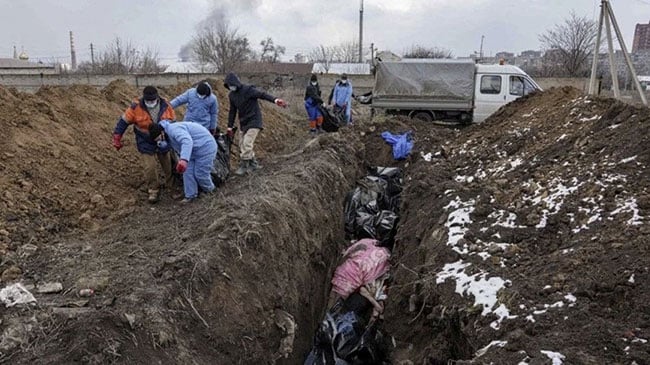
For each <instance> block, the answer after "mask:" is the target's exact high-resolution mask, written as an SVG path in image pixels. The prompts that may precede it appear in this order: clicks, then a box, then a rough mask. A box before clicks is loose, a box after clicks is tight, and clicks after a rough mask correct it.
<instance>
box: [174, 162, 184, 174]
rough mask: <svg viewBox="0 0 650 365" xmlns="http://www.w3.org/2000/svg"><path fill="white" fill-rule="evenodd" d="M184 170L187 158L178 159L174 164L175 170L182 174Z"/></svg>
mask: <svg viewBox="0 0 650 365" xmlns="http://www.w3.org/2000/svg"><path fill="white" fill-rule="evenodd" d="M185 170H187V160H178V163H177V164H176V172H178V173H179V174H182V173H184V172H185Z"/></svg>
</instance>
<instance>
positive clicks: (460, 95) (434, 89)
mask: <svg viewBox="0 0 650 365" xmlns="http://www.w3.org/2000/svg"><path fill="white" fill-rule="evenodd" d="M475 67H476V65H475V64H474V62H473V61H471V60H468V61H465V60H415V59H414V60H402V61H398V62H380V63H379V64H377V74H376V78H375V88H374V90H373V98H377V97H378V98H382V97H389V98H398V99H399V98H427V99H430V98H435V99H438V100H450V101H451V100H455V101H470V102H471V101H472V96H473V94H474V71H475Z"/></svg>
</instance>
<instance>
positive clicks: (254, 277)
mask: <svg viewBox="0 0 650 365" xmlns="http://www.w3.org/2000/svg"><path fill="white" fill-rule="evenodd" d="M211 81H212V84H213V85H216V86H215V90H216V92H217V94H218V98H219V101H220V107H221V108H220V113H219V114H220V127H222V128H223V127H224V126H225V120H226V118H227V108H228V105H227V102H226V100H227V99H226V95H225V89H224V88H223V87H220V85H221V83H220V81H219V80H211ZM188 86H190V85H189V84H184V85H183V84H181V85H178V86H177V87H174V88H163V89H161V94H162V95H163V96H165V97H173V96H175V95H176V94H177V93H179V92H182V91H184V90H185V89H186V88H187V87H188ZM138 94H139V90H137V89H134V88H132V87H129V86H128V85H126V83H124V82H121V81H116V82H114V83H112V84H111V85H109V86H108V87H106V88H105V89H103V90H100V91H98V90H96V89H94V88H91V87H84V86H73V87H69V88H43V89H42V90H40V91H39V92H38V93H37V94H36V95H29V94H23V93H19V92H17V91H15V90H11V89H4V88H1V87H0V105H1V106H2V109H3V113H2V115H0V126H1V127H2V129H3V131H4V133H5V134H4V138H2V139H0V154H1V156H2V159H0V172H2V174H0V191H1V193H0V204H1V207H2V212H1V213H0V258H1V261H0V272H2V276H1V280H2V287H4V286H7V285H10V284H11V283H14V282H21V283H23V284H24V285H25V286H26V287H27V288H28V289H30V291H31V292H32V293H33V294H34V295H35V297H36V299H37V303H36V304H35V305H20V306H16V307H11V308H5V307H4V306H1V307H0V318H1V319H2V322H1V323H0V328H1V331H2V335H1V336H2V337H1V338H0V362H3V363H12V364H45V363H87V364H100V363H101V364H103V363H125V364H126V363H128V364H152V363H161V364H175V363H182V364H264V363H277V364H300V363H302V361H303V359H304V356H305V354H306V353H307V352H308V351H309V348H310V346H311V340H312V339H311V337H312V335H313V333H314V330H315V328H316V326H317V324H318V322H319V321H320V320H321V318H322V315H323V313H324V309H325V308H324V306H325V303H326V298H327V294H328V290H329V287H328V282H329V279H330V277H331V274H332V271H333V269H334V268H335V266H336V264H337V262H338V261H337V260H338V259H339V253H340V252H341V250H342V249H343V248H344V247H345V246H346V241H345V239H344V232H343V221H342V220H343V199H344V196H345V194H346V193H347V192H348V191H349V190H350V189H351V188H352V187H353V186H354V182H355V181H356V179H358V178H359V177H360V176H362V175H363V174H364V173H365V168H367V167H371V166H376V165H383V166H399V167H401V168H402V169H403V170H404V192H403V193H402V207H401V210H400V212H401V220H400V227H399V230H398V235H397V242H396V246H395V250H394V252H393V254H394V255H393V258H392V262H393V271H392V273H393V275H394V282H393V285H392V287H391V288H390V291H389V299H388V305H387V308H386V313H385V323H384V328H385V330H386V332H387V333H388V334H390V335H391V336H392V337H393V341H392V342H393V343H394V345H395V348H394V349H392V353H393V363H395V364H446V363H448V362H449V361H450V360H451V361H454V362H452V363H457V364H489V363H493V364H519V363H523V364H551V363H554V364H555V363H557V362H553V361H554V360H552V359H556V360H555V361H560V360H561V361H563V362H564V363H567V364H633V363H636V364H648V363H650V348H649V347H650V346H648V344H647V340H648V338H649V337H650V328H649V325H650V305H649V304H648V303H650V294H649V289H648V286H647V282H648V279H649V273H648V267H649V266H650V265H649V263H650V259H649V258H648V257H649V256H648V252H647V251H648V245H647V240H646V236H647V234H648V232H650V230H649V229H648V228H647V225H646V219H645V216H646V215H647V211H646V210H647V209H648V208H650V195H648V185H649V184H650V183H648V176H647V175H648V173H647V167H646V166H647V164H648V163H649V161H648V160H649V159H650V154H649V153H648V152H646V150H647V148H646V146H647V138H648V137H647V133H648V128H649V127H648V122H650V120H649V119H650V117H649V116H648V109H647V108H636V107H633V106H629V105H626V104H622V103H620V102H617V101H614V100H611V99H598V98H592V97H586V96H584V95H582V94H580V93H579V92H578V91H577V90H575V89H551V90H549V91H545V92H543V93H538V94H535V95H530V96H528V97H525V98H522V99H520V100H518V101H515V102H513V103H511V104H509V105H508V106H506V107H504V108H502V109H501V110H500V111H499V112H497V113H496V114H495V115H494V116H492V117H491V118H490V119H488V120H487V121H486V122H485V123H482V124H480V125H474V126H470V127H466V128H448V127H441V126H436V125H431V124H426V123H424V122H417V121H416V122H414V121H410V120H405V119H395V118H383V117H377V118H375V119H374V120H372V121H371V120H368V119H367V118H364V117H359V118H357V120H356V125H355V126H354V127H352V128H350V129H344V130H342V131H341V132H340V133H333V134H328V135H322V136H319V137H318V138H316V139H313V140H311V139H309V138H308V136H307V133H306V129H307V126H306V125H305V124H306V122H305V121H304V120H303V119H304V116H302V115H290V114H287V113H286V112H285V111H282V110H279V109H278V108H276V107H275V106H273V105H272V104H270V103H262V106H263V114H264V118H265V123H266V129H265V130H264V131H263V132H262V134H261V135H260V139H259V143H258V145H257V147H256V148H257V150H258V151H259V157H260V160H261V162H262V164H263V165H264V169H263V170H262V171H261V172H259V173H258V174H256V175H253V176H245V177H241V178H240V177H237V178H233V179H231V180H229V181H228V182H227V183H226V185H225V186H223V187H221V188H220V189H219V190H218V192H217V194H215V195H212V196H208V197H202V198H200V199H198V200H197V201H196V202H194V203H193V204H191V205H187V206H181V205H179V204H178V203H177V202H174V201H172V200H171V199H170V198H168V197H165V198H164V199H163V200H162V201H161V202H160V203H159V204H157V205H148V204H147V203H146V194H145V193H144V191H142V188H141V186H140V184H141V178H140V175H139V174H140V170H139V165H138V158H137V153H136V151H135V148H134V141H133V137H132V136H131V133H129V134H128V135H127V136H125V138H124V140H125V142H126V148H124V149H122V150H121V151H119V152H117V151H115V150H114V149H113V148H112V147H111V145H110V134H111V131H112V128H113V126H114V124H115V122H116V120H117V118H118V116H119V115H120V113H121V112H122V111H123V110H124V108H125V107H126V106H128V104H129V103H130V100H131V99H132V98H134V97H137V95H138ZM278 94H279V95H278V96H282V93H281V92H279V93H278ZM178 114H179V118H180V117H181V116H182V111H181V112H180V113H178ZM362 115H363V114H362ZM385 130H388V131H391V132H393V133H403V132H407V131H412V133H413V137H414V142H415V147H414V150H413V152H412V154H411V156H410V157H409V158H407V159H406V160H403V161H399V162H396V161H394V160H393V159H392V156H391V150H390V147H389V146H388V145H386V144H385V143H384V142H383V140H382V139H381V137H380V133H381V132H383V131H385ZM233 159H234V160H236V155H233ZM51 282H57V283H61V284H62V286H63V290H62V291H60V292H57V293H52V294H46V293H39V292H38V289H39V288H42V287H43V284H45V283H51ZM85 288H93V289H94V290H95V294H94V295H92V296H90V297H80V296H78V294H77V293H78V291H79V290H80V289H85ZM477 288H478V289H477ZM290 317H293V320H294V322H295V324H296V329H295V339H294V340H293V349H292V350H293V351H292V352H289V351H285V350H283V349H282V347H281V346H280V345H281V342H282V339H285V340H289V341H288V342H289V343H290V342H291V341H290V340H291V337H292V334H291V331H286V330H282V329H281V328H280V327H281V325H282V324H286V323H287V318H290ZM289 322H290V321H289ZM285 343H286V341H285Z"/></svg>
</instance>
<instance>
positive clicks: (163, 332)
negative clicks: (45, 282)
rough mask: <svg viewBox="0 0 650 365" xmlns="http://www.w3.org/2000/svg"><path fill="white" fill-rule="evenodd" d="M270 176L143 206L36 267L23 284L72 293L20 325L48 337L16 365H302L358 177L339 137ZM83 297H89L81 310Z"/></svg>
mask: <svg viewBox="0 0 650 365" xmlns="http://www.w3.org/2000/svg"><path fill="white" fill-rule="evenodd" d="M265 163H266V166H264V170H263V172H261V173H260V174H258V175H254V176H247V177H243V178H234V179H232V180H230V181H229V182H228V185H227V186H226V187H225V188H224V189H220V191H219V192H218V194H217V195H216V196H212V197H207V198H201V199H199V201H197V202H196V204H194V205H191V206H187V207H180V206H179V205H177V204H173V203H169V204H165V202H163V204H161V205H157V206H152V207H143V208H141V209H138V210H137V211H136V212H135V213H133V214H131V215H130V216H128V217H126V218H124V219H123V220H121V221H118V222H115V223H114V224H112V225H110V226H108V227H105V228H104V229H103V230H102V231H101V232H98V233H97V234H92V235H87V236H79V237H78V238H74V237H68V238H65V239H62V240H60V241H59V242H57V243H55V244H53V245H51V246H48V247H43V248H42V249H40V250H39V251H38V252H37V253H36V254H34V255H32V256H30V257H29V258H28V261H27V262H25V263H24V265H23V266H24V267H30V268H33V269H32V270H30V271H28V272H26V273H25V276H26V277H29V278H31V279H33V280H34V281H40V280H41V279H42V278H45V277H47V278H49V279H54V277H56V281H58V282H61V283H62V284H63V285H64V287H66V288H74V290H73V291H70V292H64V293H63V294H62V295H58V296H56V297H55V298H52V296H49V297H48V298H47V299H45V300H48V299H49V300H51V302H46V301H45V300H43V301H42V302H41V301H40V300H39V305H38V306H37V307H36V309H33V310H28V311H26V312H23V313H20V312H18V313H14V314H15V316H17V317H16V318H18V317H22V318H23V319H27V318H35V320H36V321H37V322H38V323H39V326H42V331H43V332H42V333H41V334H39V335H37V338H36V340H35V341H34V342H32V345H31V348H30V349H29V351H21V352H20V353H19V354H15V355H14V356H13V358H12V359H11V361H12V362H14V363H64V362H66V361H72V362H82V363H106V362H120V363H132V364H133V363H142V364H145V363H148V364H150V363H155V362H160V363H218V364H238V363H239V364H252V363H267V362H269V361H270V360H278V363H288V364H289V363H290V364H294V363H299V362H301V361H302V357H303V356H304V353H305V352H306V351H308V349H309V347H310V345H311V335H312V334H313V331H314V329H315V326H316V324H317V322H318V321H319V320H320V317H321V315H322V313H321V311H322V310H323V308H324V306H325V300H326V296H327V290H328V288H327V286H326V285H327V283H328V278H329V277H330V275H331V272H332V268H333V265H334V260H335V259H336V258H337V257H338V252H339V250H340V249H341V248H342V244H343V243H344V242H345V240H344V237H343V230H342V229H341V227H342V223H341V222H342V213H343V212H342V197H343V196H344V195H345V193H346V192H347V190H348V189H349V188H350V186H351V185H352V183H353V181H354V180H355V178H356V177H357V175H358V174H359V171H361V165H360V160H359V159H358V157H357V154H356V153H355V151H354V149H353V148H352V146H351V145H350V143H349V140H345V139H343V138H342V137H341V136H339V135H327V136H322V137H320V138H318V139H316V140H312V141H310V142H309V143H308V144H307V145H305V146H304V148H303V149H302V150H300V151H297V152H295V153H292V154H291V155H285V156H280V157H277V158H274V159H269V160H266V161H265ZM84 287H93V288H95V290H96V295H95V296H93V297H91V298H88V299H83V298H81V299H80V298H77V297H76V296H75V291H76V290H78V289H81V288H84ZM39 299H40V298H39ZM80 300H81V301H82V302H85V301H86V300H88V303H78V302H79V301H80ZM77 305H81V307H75V306H77ZM50 308H59V309H56V310H55V313H57V312H58V313H59V314H60V315H56V314H54V316H52V315H51V313H50V311H49V310H48V309H50ZM60 308H65V309H60ZM276 309H282V310H284V311H286V312H287V313H289V314H291V315H292V316H293V317H294V318H295V322H296V324H297V326H298V327H297V333H296V340H295V343H294V351H293V352H292V353H291V354H290V356H289V358H288V359H286V360H284V359H280V354H277V355H274V352H276V351H277V350H278V347H279V343H280V341H279V340H280V338H281V337H282V336H283V334H282V331H281V330H280V329H279V328H277V327H276V325H275V323H274V311H275V310H276ZM61 316H64V317H65V316H68V317H70V318H74V320H67V321H66V320H61V319H60V317H61ZM53 337H54V338H56V339H55V340H53Z"/></svg>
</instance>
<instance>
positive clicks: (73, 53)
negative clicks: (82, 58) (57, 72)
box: [70, 31, 77, 70]
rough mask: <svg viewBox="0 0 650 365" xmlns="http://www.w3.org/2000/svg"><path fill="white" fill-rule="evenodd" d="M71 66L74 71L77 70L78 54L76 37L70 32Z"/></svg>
mask: <svg viewBox="0 0 650 365" xmlns="http://www.w3.org/2000/svg"><path fill="white" fill-rule="evenodd" d="M70 66H71V67H72V70H76V69H77V52H76V51H75V49H74V37H73V36H72V31H70Z"/></svg>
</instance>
